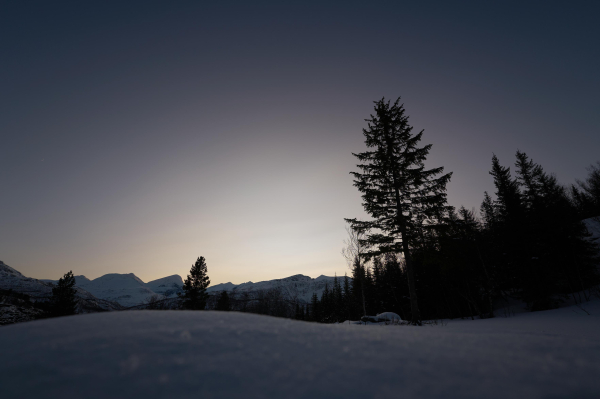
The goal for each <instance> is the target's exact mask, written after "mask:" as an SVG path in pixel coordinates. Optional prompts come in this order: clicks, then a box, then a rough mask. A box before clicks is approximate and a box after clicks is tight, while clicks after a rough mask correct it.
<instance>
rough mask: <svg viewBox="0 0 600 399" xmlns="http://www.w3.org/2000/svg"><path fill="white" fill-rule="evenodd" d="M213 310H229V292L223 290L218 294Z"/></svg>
mask: <svg viewBox="0 0 600 399" xmlns="http://www.w3.org/2000/svg"><path fill="white" fill-rule="evenodd" d="M215 310H222V311H224V312H229V311H230V310H231V301H230V300H229V294H228V293H227V291H223V292H221V294H220V295H219V299H218V300H217V306H216V307H215Z"/></svg>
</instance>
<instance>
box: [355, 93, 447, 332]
mask: <svg viewBox="0 0 600 399" xmlns="http://www.w3.org/2000/svg"><path fill="white" fill-rule="evenodd" d="M399 101H400V99H398V100H396V102H395V103H394V104H390V102H389V101H387V102H386V101H385V99H381V100H380V101H377V102H375V115H371V118H370V119H367V120H366V121H367V122H368V128H367V129H363V134H364V136H365V138H366V140H365V144H366V146H367V148H368V149H369V150H368V151H365V152H361V153H359V154H353V155H354V156H356V157H357V158H358V160H359V161H360V163H359V164H358V165H357V166H358V168H359V169H360V172H351V174H352V175H353V176H354V186H356V187H357V188H358V190H359V191H360V192H361V193H362V199H363V207H364V209H365V211H366V212H367V213H368V214H369V215H370V216H371V217H372V220H370V221H359V220H357V219H346V221H347V222H349V223H351V226H352V228H353V229H355V230H358V231H363V232H367V234H366V238H365V239H364V240H363V241H364V243H365V244H366V245H368V246H369V247H370V248H371V250H370V251H369V253H368V254H367V256H374V255H379V254H383V253H388V252H392V253H402V254H403V255H404V259H405V263H406V272H407V277H408V287H409V292H410V302H411V323H412V324H418V325H420V324H421V316H420V312H419V306H418V301H417V290H416V283H415V271H414V268H413V261H412V258H411V250H412V249H413V248H414V247H415V246H417V245H418V244H419V239H420V238H421V237H423V236H424V235H425V233H426V230H428V229H431V228H435V226H436V225H438V224H439V222H440V221H441V220H442V219H444V217H445V215H446V214H447V212H448V210H449V208H448V206H447V201H446V184H447V183H448V181H449V180H450V177H451V173H446V174H443V170H444V168H443V167H438V168H433V169H425V165H424V161H425V159H426V158H427V155H428V154H429V151H430V150H431V144H429V145H425V146H423V147H418V144H419V142H420V141H421V138H422V136H423V131H421V132H419V133H417V134H413V133H412V130H413V128H412V126H410V125H409V123H408V116H407V115H405V110H404V106H403V105H401V104H399Z"/></svg>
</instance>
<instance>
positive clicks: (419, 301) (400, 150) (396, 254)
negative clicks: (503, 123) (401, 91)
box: [52, 99, 600, 325]
mask: <svg viewBox="0 0 600 399" xmlns="http://www.w3.org/2000/svg"><path fill="white" fill-rule="evenodd" d="M399 101H400V99H398V100H396V101H395V102H394V103H391V102H390V101H385V99H381V100H379V101H376V102H375V107H374V111H375V113H374V114H373V115H371V116H370V118H369V119H366V121H367V124H368V127H367V128H366V129H363V134H364V136H365V145H366V147H367V150H366V151H364V152H361V153H358V154H353V155H354V156H355V157H356V158H357V159H358V161H359V163H358V165H357V167H358V169H359V170H358V171H353V172H351V174H352V175H353V177H354V185H355V186H356V187H357V189H358V190H359V191H360V192H361V197H362V201H363V203H362V205H363V207H364V209H365V211H366V213H367V214H368V215H370V216H371V218H370V219H369V220H358V219H346V221H347V222H348V224H349V228H348V240H347V241H346V243H345V244H346V245H345V248H344V250H343V251H342V252H343V255H344V257H345V258H346V260H347V262H348V264H349V267H350V270H351V278H348V277H346V276H344V278H343V279H342V278H337V277H336V278H335V279H334V282H333V285H332V286H331V287H330V286H329V285H326V287H325V290H324V292H323V294H322V296H321V297H320V298H319V297H318V296H317V295H316V293H315V294H314V295H313V296H312V298H311V301H310V303H308V304H306V303H302V302H300V301H297V300H290V299H289V298H285V297H284V296H283V295H282V293H281V291H279V290H277V289H272V290H268V291H260V292H257V293H255V294H254V295H252V296H251V295H249V294H248V293H244V294H240V295H238V294H235V293H227V292H226V291H223V292H221V293H219V294H218V295H212V296H211V295H208V294H207V293H206V288H207V287H208V286H209V284H210V279H209V278H208V272H207V266H206V261H205V259H204V257H199V258H198V259H197V261H196V262H195V264H194V265H193V266H192V268H191V270H190V274H189V275H188V276H187V278H186V280H185V282H184V285H183V293H182V294H181V295H180V297H179V302H178V307H179V308H183V309H190V310H202V309H215V310H224V311H227V310H237V311H243V312H252V313H260V314H268V315H273V316H279V317H289V318H296V319H301V320H310V321H317V322H324V323H333V322H341V321H344V320H358V319H360V318H361V317H364V316H367V315H374V314H377V313H380V312H384V311H391V312H395V313H398V314H399V315H400V316H401V317H402V318H403V319H404V320H409V321H410V322H411V323H412V324H415V325H420V324H421V321H422V320H427V319H441V318H458V317H461V318H464V317H470V318H475V317H479V318H486V317H494V316H495V312H496V309H498V308H500V307H502V305H503V304H508V303H510V301H511V300H514V299H517V300H520V301H523V302H524V303H526V304H527V306H528V308H529V309H530V310H543V309H551V308H554V307H557V306H558V305H559V303H560V302H561V301H563V300H565V299H567V298H570V299H571V300H573V301H575V302H576V303H577V302H580V301H585V300H589V297H590V296H591V295H592V290H593V289H594V287H597V285H598V284H599V283H600V276H599V274H598V264H599V257H598V254H599V248H598V246H597V245H596V244H594V243H593V242H592V241H591V240H590V239H589V238H590V237H589V234H588V233H587V230H586V227H585V226H584V224H583V222H582V220H583V219H585V218H589V217H594V216H600V162H598V163H597V164H596V165H592V166H590V168H589V175H588V177H587V178H586V179H585V180H583V181H579V180H578V181H576V183H575V184H573V185H571V186H569V187H566V186H564V185H561V184H560V183H559V182H558V181H557V178H556V176H555V175H553V174H551V173H548V172H546V171H545V170H544V169H543V167H542V166H541V165H539V164H537V163H535V162H534V161H533V160H531V159H530V158H529V157H528V155H527V154H526V153H525V152H521V151H517V152H516V154H515V164H514V169H513V170H511V168H510V167H508V166H504V165H502V164H501V162H500V160H499V159H498V157H496V155H493V156H492V159H491V170H490V172H489V173H490V175H491V176H492V179H493V182H494V187H495V192H494V193H492V194H491V195H490V194H489V193H487V192H484V200H483V202H482V204H481V207H480V210H479V212H476V211H475V210H468V209H465V208H464V207H461V208H459V209H455V208H454V207H451V206H449V205H448V203H447V195H446V185H447V183H448V182H449V181H450V178H451V176H452V173H444V168H443V167H436V168H430V169H427V168H426V167H425V160H426V159H427V156H428V154H429V151H430V150H431V147H432V146H431V144H428V145H424V146H420V145H419V143H420V141H421V139H422V136H423V131H420V132H418V133H416V134H415V133H413V127H412V126H411V125H410V124H409V123H408V116H407V115H406V111H405V109H404V106H403V105H402V104H400V102H399ZM73 285H74V278H73V275H72V273H70V274H69V273H68V274H67V275H65V277H64V278H63V279H61V280H60V281H59V283H58V285H57V287H56V289H53V302H52V303H53V309H54V310H53V312H54V314H56V315H59V314H71V312H74V305H73V301H74V291H73ZM55 290H56V292H55ZM61 309H62V310H61Z"/></svg>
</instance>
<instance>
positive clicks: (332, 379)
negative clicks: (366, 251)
mask: <svg viewBox="0 0 600 399" xmlns="http://www.w3.org/2000/svg"><path fill="white" fill-rule="evenodd" d="M583 307H584V308H585V309H586V311H587V312H586V311H583V310H582V309H580V308H579V307H576V306H574V307H568V308H561V309H556V310H550V311H544V312H535V313H527V314H519V315H517V316H515V317H511V318H502V317H498V318H495V319H486V320H475V321H470V320H457V321H449V322H447V324H446V323H445V322H444V323H441V324H437V325H426V326H423V327H410V326H402V325H400V326H399V325H388V326H379V325H366V326H365V325H355V324H335V325H326V324H316V323H309V322H302V321H294V320H286V319H277V318H271V317H268V316H259V315H252V314H243V313H235V312H212V311H204V312H203V311H199V312H194V311H147V310H146V311H127V312H108V313H96V314H89V315H80V316H69V317H63V318H57V319H46V320H38V321H33V322H27V323H21V324H15V325H10V326H5V327H1V328H0V354H2V355H1V356H2V359H3V361H1V362H0V387H2V389H1V391H2V395H1V396H2V398H4V399H12V398H36V399H42V398H56V397H61V398H83V397H85V398H133V397H139V398H145V399H150V398H166V397H169V398H242V397H243V398H361V399H362V398H424V399H427V398H444V399H451V398H528V399H529V398H547V399H550V398H577V399H591V398H599V397H600V378H598V377H599V376H600V334H599V333H598V331H600V317H599V315H600V300H596V301H594V302H590V303H586V304H584V305H583ZM587 313H590V314H591V315H588V314H587ZM6 359H9V360H8V361H5V360H6Z"/></svg>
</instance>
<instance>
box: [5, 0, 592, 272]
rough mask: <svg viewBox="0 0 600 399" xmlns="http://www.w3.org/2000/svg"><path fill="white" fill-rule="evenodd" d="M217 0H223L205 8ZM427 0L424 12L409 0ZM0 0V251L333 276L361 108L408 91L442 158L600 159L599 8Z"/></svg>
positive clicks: (113, 266) (152, 267)
mask: <svg viewBox="0 0 600 399" xmlns="http://www.w3.org/2000/svg"><path fill="white" fill-rule="evenodd" d="M212 3H214V4H212ZM417 3H418V4H417ZM450 3H451V2H445V1H443V2H404V1H362V2H359V1H344V2H327V1H318V2H317V1H315V2H311V1H303V2H267V1H253V2H231V1H222V2H211V3H210V4H209V2H199V1H177V2H168V1H128V2H123V1H114V2H112V1H97V2H80V1H74V2H67V1H56V2H46V1H39V2H34V1H13V2H2V3H0V51H1V53H0V54H2V55H1V57H0V60H1V62H0V110H1V111H0V259H1V260H2V261H4V262H5V263H6V264H8V265H10V266H12V267H14V268H16V269H17V270H19V271H21V272H22V273H23V274H25V275H26V276H30V277H35V278H52V279H57V278H58V277H60V276H62V275H63V274H64V273H66V272H67V271H69V270H73V272H74V273H75V274H76V275H81V274H82V275H85V276H87V277H88V278H96V277H99V276H101V275H104V274H106V273H135V274H136V275H137V276H138V277H140V278H141V279H142V280H144V281H150V280H153V279H156V278H160V277H164V276H167V275H172V274H180V275H181V276H183V277H185V275H186V274H187V273H188V272H189V269H190V267H191V266H192V264H193V263H194V261H195V260H196V258H197V257H198V256H204V257H205V258H206V262H207V265H208V273H209V276H210V277H211V281H212V283H213V284H218V283H224V282H228V281H231V282H233V283H242V282H246V281H255V282H256V281H262V280H269V279H274V278H283V277H288V276H291V275H294V274H304V275H308V276H311V277H317V276H319V275H322V274H324V275H333V274H334V273H337V274H338V275H343V274H344V273H346V272H348V271H349V270H348V267H347V265H346V262H345V260H344V258H343V257H342V255H341V249H342V247H343V240H344V239H345V238H346V236H347V234H346V231H345V223H344V218H352V217H358V218H365V217H367V216H366V215H365V214H364V213H363V210H362V206H361V199H360V193H359V192H358V191H357V189H356V188H355V187H353V186H352V176H351V175H350V174H349V172H351V171H353V170H356V168H355V165H356V163H357V162H356V160H355V158H354V157H353V156H352V152H360V151H363V150H364V149H365V146H364V142H363V139H364V137H363V135H362V129H363V128H365V127H366V122H365V121H364V119H366V118H368V117H369V115H370V114H371V113H373V101H376V100H379V99H381V98H382V97H385V98H386V99H391V100H394V99H396V98H398V97H401V102H402V103H403V104H404V107H405V109H406V113H407V115H409V116H410V123H411V124H412V125H413V126H414V128H415V130H416V131H420V130H422V129H423V130H424V135H423V141H422V144H429V143H431V144H433V148H432V150H431V152H430V156H429V158H428V160H427V163H426V165H427V166H428V167H437V166H444V168H445V171H451V172H453V176H452V180H451V182H450V183H449V185H448V200H449V203H450V204H451V205H454V206H457V207H458V206H461V205H464V206H465V207H467V208H473V207H474V208H476V209H479V205H480V203H481V201H482V199H483V192H484V191H486V190H487V191H489V192H490V193H491V192H493V191H494V188H493V181H492V178H491V176H490V175H489V173H488V172H489V170H490V166H491V158H492V154H496V155H497V156H498V158H499V159H500V162H501V163H502V164H503V165H507V166H509V165H513V164H514V154H515V152H516V150H517V149H519V150H521V151H524V152H526V153H527V154H528V155H529V156H530V157H531V158H532V159H533V160H534V161H535V162H538V163H540V164H541V165H542V166H543V167H544V168H545V170H546V171H548V172H552V173H555V174H556V175H557V177H558V179H559V181H560V182H562V183H563V184H571V183H573V182H574V181H575V179H577V178H579V179H582V178H585V176H586V173H587V172H586V167H588V166H589V165H590V164H592V163H595V162H596V161H598V160H600V112H598V109H599V106H600V99H599V96H598V93H600V73H598V71H600V24H598V17H599V14H600V3H598V2H595V1H591V2H577V1H569V2H566V1H564V2H553V1H540V2H533V1H531V2H522V1H519V2H497V3H495V4H492V2H479V1H476V2H452V3H453V4H450Z"/></svg>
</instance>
